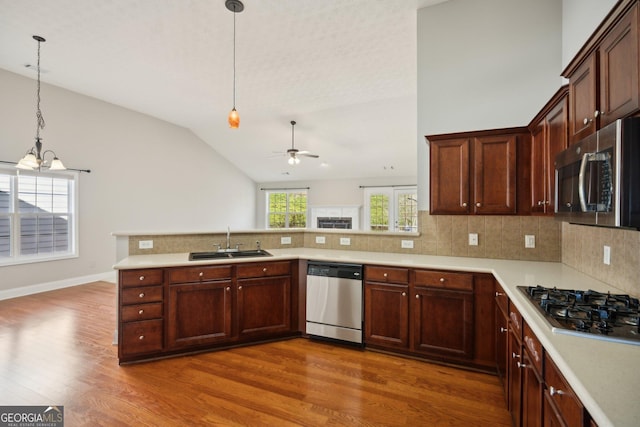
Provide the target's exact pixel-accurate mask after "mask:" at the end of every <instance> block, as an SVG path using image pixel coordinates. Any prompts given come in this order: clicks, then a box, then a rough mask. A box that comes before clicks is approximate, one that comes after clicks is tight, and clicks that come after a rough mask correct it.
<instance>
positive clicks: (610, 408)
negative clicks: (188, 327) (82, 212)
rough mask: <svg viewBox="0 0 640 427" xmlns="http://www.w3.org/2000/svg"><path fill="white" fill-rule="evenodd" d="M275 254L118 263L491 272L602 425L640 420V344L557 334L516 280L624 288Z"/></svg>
mask: <svg viewBox="0 0 640 427" xmlns="http://www.w3.org/2000/svg"><path fill="white" fill-rule="evenodd" d="M267 250H268V251H269V252H270V253H272V254H273V256H272V257H265V258H251V259H246V258H245V259H235V260H234V259H223V260H206V261H189V260H188V258H189V254H188V253H178V254H158V255H134V256H129V257H127V258H125V259H123V260H121V261H120V262H118V263H117V264H116V265H115V266H114V268H115V269H135V268H155V267H172V266H186V265H189V266H194V265H198V264H229V263H236V262H248V261H252V262H255V261H258V262H260V261H274V260H284V259H298V258H302V259H307V260H310V259H314V260H321V261H338V262H350V263H356V264H380V265H389V266H404V267H411V268H429V269H445V270H455V271H467V272H477V273H492V274H493V275H494V276H495V278H496V279H497V280H498V282H499V283H500V284H501V285H502V287H503V288H504V291H505V292H506V293H507V295H508V296H509V299H510V300H511V301H512V302H513V304H514V305H515V306H516V308H517V309H518V311H520V313H521V314H522V316H523V318H524V319H525V321H526V322H527V324H528V325H529V326H530V327H531V330H532V331H533V332H534V333H535V334H536V336H537V337H538V339H539V340H540V343H541V344H542V345H543V346H544V348H545V350H546V351H547V353H548V354H549V355H550V356H551V358H552V359H553V361H554V362H555V363H556V365H557V366H558V368H560V370H561V371H562V373H563V375H564V377H565V378H566V380H567V381H568V382H569V384H570V385H571V386H572V387H573V389H574V391H575V393H576V395H577V396H578V397H579V398H580V400H581V401H582V403H583V404H584V406H585V407H586V408H587V410H588V411H589V413H590V414H591V417H592V418H593V419H594V420H595V421H596V423H597V424H598V426H600V427H606V426H617V427H618V426H619V427H626V426H629V427H631V426H639V425H640V404H639V403H638V396H640V390H639V388H638V387H639V384H640V369H638V363H639V362H640V345H632V344H624V343H615V342H608V341H601V340H597V339H593V338H588V337H582V336H571V335H565V334H556V333H553V332H552V330H551V326H550V325H549V323H547V321H546V320H545V319H544V318H543V317H542V314H540V313H539V312H538V311H537V309H536V308H535V307H534V306H533V304H531V303H530V302H529V301H528V300H527V299H526V297H525V296H524V294H523V293H522V292H520V291H519V290H517V289H516V286H535V285H541V286H549V287H553V286H557V287H558V288H572V289H584V290H587V289H593V290H597V291H604V292H607V291H610V292H612V293H622V291H620V290H619V289H616V288H613V287H611V286H609V285H607V284H605V283H603V282H600V281H598V280H596V279H594V278H592V277H589V276H587V275H585V274H582V273H580V272H578V271H577V270H574V269H573V268H571V267H568V266H566V265H564V264H561V263H553V262H534V261H510V260H499V259H486V258H463V257H443V256H432V255H411V254H398V253H382V252H359V251H340V250H328V249H310V248H291V249H267Z"/></svg>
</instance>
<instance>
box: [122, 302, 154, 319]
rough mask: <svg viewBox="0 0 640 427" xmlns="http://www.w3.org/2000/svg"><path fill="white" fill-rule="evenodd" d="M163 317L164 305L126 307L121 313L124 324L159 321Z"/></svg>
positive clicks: (152, 304)
mask: <svg viewBox="0 0 640 427" xmlns="http://www.w3.org/2000/svg"><path fill="white" fill-rule="evenodd" d="M160 317H162V303H161V302H154V303H151V304H136V305H126V306H124V307H122V309H121V311H120V320H121V321H122V322H135V321H138V320H149V319H157V318H160Z"/></svg>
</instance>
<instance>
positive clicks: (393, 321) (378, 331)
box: [364, 268, 409, 349]
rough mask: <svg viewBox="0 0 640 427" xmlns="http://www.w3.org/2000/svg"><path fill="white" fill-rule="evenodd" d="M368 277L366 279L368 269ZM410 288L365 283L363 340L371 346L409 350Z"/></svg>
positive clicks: (397, 284) (388, 284)
mask: <svg viewBox="0 0 640 427" xmlns="http://www.w3.org/2000/svg"><path fill="white" fill-rule="evenodd" d="M365 277H367V273H366V268H365ZM408 295H409V285H408V284H401V283H377V282H371V281H366V282H365V285H364V300H365V309H364V340H365V343H366V344H368V345H379V346H382V347H388V348H399V349H408V348H409V296H408Z"/></svg>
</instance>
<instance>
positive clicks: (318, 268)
mask: <svg viewBox="0 0 640 427" xmlns="http://www.w3.org/2000/svg"><path fill="white" fill-rule="evenodd" d="M362 322H363V312H362V265H357V264H344V263H334V262H319V261H309V262H308V264H307V328H306V331H307V334H309V335H310V336H311V337H317V338H325V339H332V340H339V341H346V342H350V343H356V344H362V342H363V341H362Z"/></svg>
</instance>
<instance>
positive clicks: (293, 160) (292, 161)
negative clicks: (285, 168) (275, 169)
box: [287, 156, 296, 165]
mask: <svg viewBox="0 0 640 427" xmlns="http://www.w3.org/2000/svg"><path fill="white" fill-rule="evenodd" d="M287 163H289V164H290V165H295V164H296V158H295V157H293V156H291V157H289V160H287Z"/></svg>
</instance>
